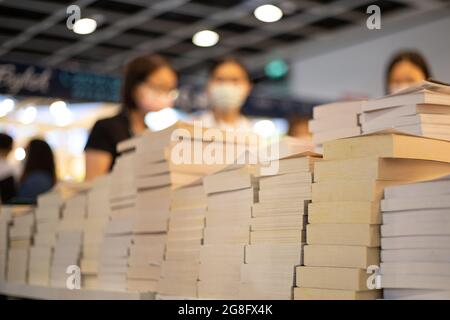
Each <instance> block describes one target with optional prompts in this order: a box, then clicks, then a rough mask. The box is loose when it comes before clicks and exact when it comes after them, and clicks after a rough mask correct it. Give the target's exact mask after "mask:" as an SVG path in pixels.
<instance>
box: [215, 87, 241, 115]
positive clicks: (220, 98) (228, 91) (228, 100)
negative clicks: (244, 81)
mask: <svg viewBox="0 0 450 320" xmlns="http://www.w3.org/2000/svg"><path fill="white" fill-rule="evenodd" d="M246 98H247V95H246V93H245V90H244V88H243V87H242V86H240V85H235V84H232V83H220V84H213V85H211V87H210V88H209V99H210V103H211V105H212V106H213V107H214V108H218V109H220V110H223V111H228V110H235V109H240V108H241V107H242V105H243V104H244V102H245V99H246Z"/></svg>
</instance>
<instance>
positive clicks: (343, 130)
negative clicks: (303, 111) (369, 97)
mask: <svg viewBox="0 0 450 320" xmlns="http://www.w3.org/2000/svg"><path fill="white" fill-rule="evenodd" d="M363 103H364V101H347V102H336V103H329V104H324V105H320V106H316V107H314V108H313V119H312V120H310V121H309V131H311V133H312V141H313V142H314V143H315V144H316V145H317V148H316V151H321V145H322V144H323V143H324V142H326V141H331V140H334V139H339V138H347V137H352V136H357V135H359V134H360V133H361V126H360V124H359V116H360V114H361V107H362V105H363Z"/></svg>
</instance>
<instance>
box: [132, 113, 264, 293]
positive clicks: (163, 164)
mask: <svg viewBox="0 0 450 320" xmlns="http://www.w3.org/2000/svg"><path fill="white" fill-rule="evenodd" d="M206 130H208V129H206V128H203V127H201V126H198V127H197V126H195V125H193V124H188V123H183V122H178V123H176V124H174V125H173V126H171V127H169V128H167V129H164V130H161V131H158V132H152V131H147V132H145V133H144V134H142V135H141V136H140V137H139V138H138V139H137V141H136V154H137V157H136V163H135V167H136V185H137V190H138V191H137V205H136V207H137V210H136V221H135V224H134V228H133V241H132V242H133V244H132V247H131V255H130V260H129V261H130V263H129V265H130V268H129V271H128V289H129V290H138V291H157V290H158V287H161V290H160V291H161V292H160V293H163V291H164V293H165V294H170V295H177V296H178V295H181V296H184V297H185V296H186V294H189V297H192V294H193V293H195V290H194V287H193V282H192V278H193V277H194V274H195V270H194V271H192V272H193V273H192V274H190V273H187V272H184V274H183V277H185V278H184V279H185V282H183V281H181V279H180V281H179V284H178V286H175V287H174V286H173V284H175V282H174V280H175V279H179V276H180V270H181V269H182V265H183V264H182V263H177V264H176V263H175V262H174V261H173V260H174V259H184V260H189V259H191V257H192V258H194V257H195V251H196V250H198V249H194V250H191V252H188V251H184V249H182V247H183V246H184V248H187V244H180V243H181V242H183V241H185V240H189V241H190V240H195V241H199V239H201V227H200V224H199V225H198V227H196V228H194V229H195V230H194V231H192V230H189V231H186V230H182V231H180V230H178V231H177V229H176V228H175V229H172V231H174V232H170V229H168V223H169V215H170V207H171V202H172V201H173V204H174V205H175V207H176V206H177V201H178V200H177V199H175V197H177V195H178V194H180V193H183V191H175V194H174V196H172V190H177V189H180V188H183V187H184V186H187V185H190V184H192V183H195V182H196V181H198V180H199V179H201V178H202V177H203V176H205V175H206V174H209V173H211V172H214V171H217V170H219V169H221V168H223V167H224V166H225V165H224V162H223V161H224V159H223V158H221V159H220V160H221V161H222V162H220V161H219V163H217V162H214V161H213V162H212V163H210V162H208V160H205V159H204V154H205V151H208V152H209V153H208V155H209V156H211V157H213V160H214V159H216V158H217V157H219V156H220V155H222V157H225V156H230V155H229V154H228V153H227V152H226V151H228V150H230V149H231V150H232V151H234V154H236V153H237V152H236V150H235V149H237V147H236V144H237V143H236V141H235V140H238V141H242V145H241V147H242V149H244V150H245V148H246V145H247V144H248V143H249V142H248V141H247V140H248V139H250V137H249V136H250V134H242V135H239V136H234V137H231V139H227V136H226V134H225V132H223V131H220V130H215V131H214V132H209V133H210V135H208V134H205V132H207V131H206ZM251 136H254V135H251ZM247 138H248V139H247ZM255 138H256V136H255ZM239 139H240V140H239ZM255 140H256V141H255V142H258V140H257V139H255ZM225 145H227V146H228V148H229V149H226V148H225V147H226V146H225ZM224 149H226V150H224ZM214 157H215V158H214ZM234 158H235V155H233V154H232V155H231V159H234ZM209 160H211V159H209ZM198 189H199V188H197V193H198V191H199V190H198ZM192 196H193V197H195V195H194V193H193V194H192ZM180 201H182V200H181V199H180ZM186 204H188V202H186ZM175 207H174V208H175ZM174 214H176V215H177V216H179V213H174ZM194 220H195V219H194ZM173 223H174V224H172V225H174V226H177V223H178V227H177V228H179V223H180V222H179V221H177V219H174V221H173ZM168 231H169V234H167V232H168ZM194 234H195V238H194V239H191V238H190V237H192V236H194ZM199 237H200V238H199ZM166 238H167V239H166ZM166 241H168V243H169V245H170V247H169V249H168V251H167V252H166V253H165V250H166V246H165V243H166ZM190 242H191V244H192V241H190ZM149 243H152V244H153V246H152V249H151V250H150V249H149V245H148V244H149ZM179 244H180V245H181V247H178V248H177V247H176V246H178V245H179ZM182 251H183V252H182ZM165 254H166V258H167V263H166V264H165V265H166V268H165V270H164V274H163V275H162V274H161V272H162V270H161V266H162V264H163V262H164V259H165ZM194 264H195V263H194ZM161 276H163V277H162V279H164V280H163V282H162V283H161V286H159V282H160V278H161ZM194 297H195V295H194Z"/></svg>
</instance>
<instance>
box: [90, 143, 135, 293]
mask: <svg viewBox="0 0 450 320" xmlns="http://www.w3.org/2000/svg"><path fill="white" fill-rule="evenodd" d="M135 141H136V140H135V139H129V140H126V141H124V142H123V143H121V144H119V145H118V151H119V152H120V153H121V155H120V156H119V157H118V158H117V159H116V163H115V166H114V168H113V171H112V173H111V178H110V179H111V180H110V186H111V188H110V190H109V209H108V208H104V210H106V211H109V220H108V222H107V225H106V228H105V232H104V237H103V239H102V242H101V246H100V263H99V269H98V284H99V286H100V288H102V289H107V290H117V291H125V290H126V289H127V270H128V257H129V253H130V246H131V238H132V233H133V223H134V218H135V216H136V214H135V211H136V181H135V176H134V174H133V172H134V161H135ZM105 205H106V203H105Z"/></svg>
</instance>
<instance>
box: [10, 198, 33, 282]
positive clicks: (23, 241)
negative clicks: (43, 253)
mask: <svg viewBox="0 0 450 320" xmlns="http://www.w3.org/2000/svg"><path fill="white" fill-rule="evenodd" d="M12 220H13V223H12V226H11V228H10V229H9V248H8V270H7V277H6V279H7V281H8V282H16V283H23V284H24V283H27V281H28V259H29V254H30V248H31V245H32V241H33V233H34V228H35V219H34V208H33V207H32V206H18V207H14V208H13V210H12Z"/></svg>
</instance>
